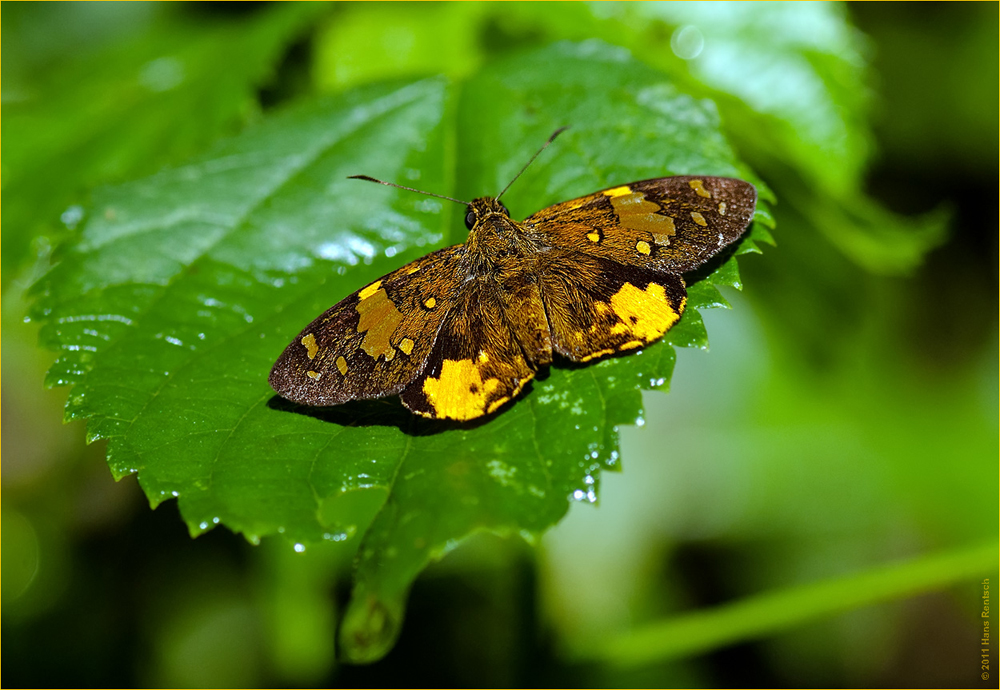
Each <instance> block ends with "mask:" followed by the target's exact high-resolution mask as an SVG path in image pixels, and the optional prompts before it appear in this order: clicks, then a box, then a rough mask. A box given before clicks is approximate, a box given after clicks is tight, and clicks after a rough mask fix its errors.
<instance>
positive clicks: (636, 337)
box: [540, 251, 687, 362]
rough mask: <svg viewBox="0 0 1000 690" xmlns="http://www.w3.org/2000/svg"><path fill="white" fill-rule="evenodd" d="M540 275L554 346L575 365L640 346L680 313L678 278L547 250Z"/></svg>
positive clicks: (682, 292)
mask: <svg viewBox="0 0 1000 690" xmlns="http://www.w3.org/2000/svg"><path fill="white" fill-rule="evenodd" d="M551 254H552V256H551V257H550V258H549V260H548V261H547V262H546V268H545V270H544V272H543V273H542V274H541V276H540V280H541V285H542V294H543V295H544V299H545V311H546V314H547V315H548V321H549V327H550V329H551V338H552V347H553V349H554V350H555V351H556V352H558V353H559V354H560V355H562V356H564V357H566V358H568V359H571V360H573V361H575V362H587V361H590V360H592V359H595V358H597V357H602V356H604V355H610V354H613V353H615V352H622V351H625V350H633V349H636V348H639V347H643V346H645V345H647V344H649V343H651V342H652V341H654V340H656V339H657V338H659V337H660V336H662V335H663V334H664V333H666V332H667V331H668V330H669V329H670V328H671V327H672V326H673V325H674V324H675V323H677V320H678V319H679V318H680V316H681V314H682V313H683V312H684V305H685V303H686V301H687V290H686V288H685V286H684V280H683V279H682V278H681V277H680V276H679V275H676V274H672V273H661V272H658V271H652V270H649V269H647V268H641V267H638V266H627V265H624V264H620V263H617V262H615V261H609V260H607V259H602V258H599V257H595V256H588V255H583V254H573V253H570V252H557V251H553V252H551Z"/></svg>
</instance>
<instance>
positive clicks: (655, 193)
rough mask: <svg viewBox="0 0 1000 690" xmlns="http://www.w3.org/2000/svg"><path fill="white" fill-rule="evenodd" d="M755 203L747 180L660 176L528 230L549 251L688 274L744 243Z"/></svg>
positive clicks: (571, 204) (575, 204)
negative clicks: (738, 242) (740, 241)
mask: <svg viewBox="0 0 1000 690" xmlns="http://www.w3.org/2000/svg"><path fill="white" fill-rule="evenodd" d="M756 204H757V190H756V189H755V188H754V186H753V185H752V184H750V183H749V182H744V181H743V180H737V179H734V178H730V177H710V176H704V175H703V176H677V177H660V178H657V179H654V180H643V181H641V182H632V183H630V184H627V185H621V186H618V187H612V188H610V189H605V190H603V191H600V192H595V193H594V194H589V195H587V196H584V197H580V198H579V199H573V200H572V201H564V202H562V203H560V204H555V205H554V206H549V207H548V208H545V209H542V210H541V211H539V212H538V213H535V214H533V215H532V216H530V217H529V218H527V219H526V220H525V221H524V225H525V226H526V228H525V229H526V231H527V232H529V233H531V234H533V235H535V236H536V237H537V238H538V240H539V241H541V242H543V243H546V244H549V245H550V246H554V247H560V248H563V249H569V250H572V251H577V252H583V253H585V254H591V255H593V256H597V257H601V258H604V259H610V260H611V261H615V262H617V263H620V264H625V265H628V266H641V267H644V268H649V269H653V270H657V271H666V272H670V273H685V272H687V271H690V270H693V269H695V268H697V267H698V266H700V265H701V264H703V263H704V262H705V261H707V260H708V259H710V258H711V257H712V256H714V255H715V254H717V253H718V252H719V251H720V250H721V249H723V248H724V247H725V246H726V245H729V244H731V243H733V242H735V241H736V240H737V239H739V237H740V235H742V234H743V232H744V231H745V230H746V228H747V225H749V224H750V221H751V220H752V219H753V214H754V209H755V207H756Z"/></svg>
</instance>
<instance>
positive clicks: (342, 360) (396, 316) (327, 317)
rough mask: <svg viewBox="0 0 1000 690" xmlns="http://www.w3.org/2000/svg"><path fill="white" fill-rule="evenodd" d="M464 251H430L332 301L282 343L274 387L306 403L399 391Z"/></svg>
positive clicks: (423, 349) (438, 317)
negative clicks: (323, 311)
mask: <svg viewBox="0 0 1000 690" xmlns="http://www.w3.org/2000/svg"><path fill="white" fill-rule="evenodd" d="M462 249H463V246H462V245H457V246H454V247H448V248H446V249H441V250H438V251H436V252H433V253H431V254H428V255H427V256H425V257H422V258H420V259H417V260H416V261H414V262H412V263H409V264H407V265H406V266H403V267H402V268H400V269H399V270H396V271H393V272H392V273H390V274H388V275H386V276H384V277H383V278H381V279H380V280H377V281H375V282H374V283H372V284H371V285H369V286H367V287H365V288H363V289H361V290H358V291H357V292H355V293H354V294H352V295H350V296H348V297H346V298H344V299H343V300H341V301H340V302H338V303H337V304H335V305H334V306H333V307H331V308H330V309H329V310H327V311H326V313H324V314H323V315H322V316H320V317H319V318H317V319H316V320H315V321H313V322H312V323H311V324H309V325H308V326H307V327H306V328H305V330H303V331H302V332H301V333H300V334H299V335H298V336H297V337H296V338H295V340H293V341H292V343H291V344H290V345H289V346H288V347H287V348H285V351H284V353H282V355H281V357H279V358H278V361H277V362H276V363H275V365H274V367H273V368H272V369H271V376H270V379H269V382H270V384H271V387H272V388H274V390H276V391H277V392H278V393H280V394H281V395H282V396H283V397H285V398H288V399H289V400H292V401H294V402H298V403H304V404H307V405H339V404H341V403H344V402H347V401H348V400H355V399H367V398H378V397H382V396H386V395H394V394H397V393H399V392H400V391H402V390H403V388H404V387H405V386H406V385H407V384H408V383H409V382H410V381H411V380H412V379H413V378H414V377H415V376H416V375H417V374H418V373H419V372H420V370H421V369H423V367H424V365H425V363H426V361H427V357H428V356H429V355H430V352H431V349H432V348H433V346H434V343H435V340H436V339H437V335H438V330H439V329H440V327H441V323H442V322H443V321H444V318H445V316H446V314H447V312H448V308H449V306H450V305H451V302H452V296H453V295H454V293H455V292H456V291H457V289H458V286H459V278H458V267H459V260H460V255H461V253H462Z"/></svg>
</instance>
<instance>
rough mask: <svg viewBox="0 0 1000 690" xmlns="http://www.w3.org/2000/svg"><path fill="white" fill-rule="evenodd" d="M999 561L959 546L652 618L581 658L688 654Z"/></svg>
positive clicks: (642, 659) (647, 659)
mask: <svg viewBox="0 0 1000 690" xmlns="http://www.w3.org/2000/svg"><path fill="white" fill-rule="evenodd" d="M996 567H997V544H996V542H989V543H986V544H982V545H977V546H973V547H963V548H961V549H955V550H953V551H948V552H944V553H940V554H935V555H932V556H925V557H921V558H916V559H913V560H909V561H906V562H902V563H893V564H891V565H886V566H880V567H878V568H874V569H871V570H868V571H865V572H861V573H857V574H853V575H848V576H845V577H838V578H833V579H830V580H825V581H822V582H816V583H812V584H806V585H798V586H794V587H788V588H785V589H781V590H778V591H775V592H767V593H764V594H758V595H753V596H749V597H747V598H745V599H742V600H740V601H736V602H734V603H731V604H724V605H722V606H718V607H715V608H712V609H708V610H703V611H699V612H697V613H691V614H687V615H682V616H677V617H674V618H670V619H668V620H663V621H659V622H656V623H651V624H648V625H645V626H642V627H639V628H636V629H635V630H632V631H630V632H628V633H625V634H622V635H619V636H618V637H614V638H612V639H610V640H609V641H607V642H605V643H603V644H599V645H588V647H589V649H588V650H587V651H584V650H583V649H582V648H580V651H579V654H578V658H579V660H581V661H602V662H605V663H608V664H612V665H614V666H620V667H631V666H640V665H644V664H649V663H653V662H657V661H665V660H669V659H676V658H679V657H686V656H693V655H695V654H700V653H704V652H707V651H710V650H713V649H718V648H720V647H724V646H727V645H731V644H734V643H736V642H742V641H746V640H752V639H758V638H761V637H765V636H767V635H769V634H773V633H777V632H781V631H783V630H787V629H788V628H791V627H794V626H796V625H800V624H802V623H805V622H808V621H811V620H815V619H818V618H822V617H825V616H830V615H833V614H837V613H841V612H844V611H849V610H851V609H855V608H859V607H862V606H869V605H872V604H876V603H880V602H884V601H891V600H893V599H901V598H904V597H909V596H915V595H918V594H924V593H926V592H931V591H935V590H939V589H943V588H944V587H947V586H949V585H951V584H954V583H956V582H961V581H963V580H971V579H974V578H982V577H984V576H988V575H990V574H991V573H994V572H995V571H996ZM970 596H971V595H970Z"/></svg>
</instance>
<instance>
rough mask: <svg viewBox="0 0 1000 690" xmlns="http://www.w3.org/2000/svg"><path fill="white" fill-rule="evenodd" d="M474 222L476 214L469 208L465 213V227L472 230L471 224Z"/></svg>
mask: <svg viewBox="0 0 1000 690" xmlns="http://www.w3.org/2000/svg"><path fill="white" fill-rule="evenodd" d="M475 224H476V214H475V213H473V212H472V210H471V209H470V210H469V212H468V213H466V214H465V227H467V228H468V229H469V230H472V226H473V225H475Z"/></svg>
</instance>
